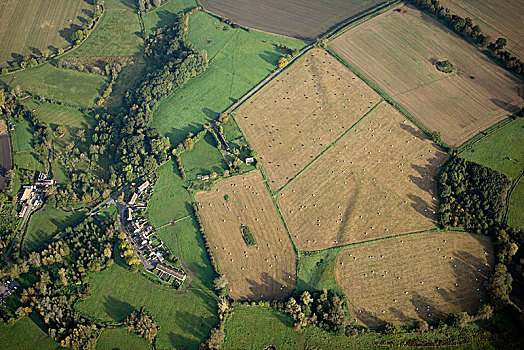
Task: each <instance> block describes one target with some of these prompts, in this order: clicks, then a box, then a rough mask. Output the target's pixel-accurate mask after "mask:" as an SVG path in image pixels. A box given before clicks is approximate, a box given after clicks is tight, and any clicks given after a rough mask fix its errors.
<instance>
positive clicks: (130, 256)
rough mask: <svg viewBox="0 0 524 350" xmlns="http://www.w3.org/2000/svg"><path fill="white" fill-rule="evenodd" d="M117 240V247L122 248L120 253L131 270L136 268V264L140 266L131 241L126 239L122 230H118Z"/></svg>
mask: <svg viewBox="0 0 524 350" xmlns="http://www.w3.org/2000/svg"><path fill="white" fill-rule="evenodd" d="M118 240H119V247H120V249H121V250H122V254H123V255H124V259H125V261H126V264H127V265H128V266H129V268H130V269H131V270H133V271H136V270H138V266H140V260H139V259H138V258H137V257H136V255H135V251H134V250H133V248H132V247H131V243H129V242H128V240H127V239H126V234H125V233H123V232H120V233H119V234H118Z"/></svg>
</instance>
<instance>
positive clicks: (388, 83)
mask: <svg viewBox="0 0 524 350" xmlns="http://www.w3.org/2000/svg"><path fill="white" fill-rule="evenodd" d="M404 9H405V10H406V12H405V13H404V12H395V11H388V12H386V13H384V14H382V15H379V16H377V17H375V18H374V19H372V20H369V21H368V22H366V23H364V24H362V25H359V26H358V27H356V28H354V29H352V30H349V31H347V32H346V33H345V34H343V35H342V36H340V37H338V38H337V39H335V40H334V41H333V42H332V43H331V46H332V47H333V48H334V49H335V50H336V51H337V52H338V53H339V54H340V55H341V56H342V57H343V58H344V59H345V60H347V61H348V62H349V63H350V64H351V65H353V66H354V67H356V69H358V70H359V71H361V72H362V73H363V74H364V75H365V76H367V77H369V78H370V79H371V80H372V81H373V82H374V83H376V84H377V85H378V86H379V87H381V88H382V89H383V90H385V92H386V93H388V94H389V95H390V96H391V97H392V98H393V99H394V100H396V101H397V102H398V103H399V104H400V105H402V106H403V107H404V108H406V109H407V110H408V111H409V112H410V113H411V114H413V115H414V116H415V117H416V118H418V119H419V120H420V121H421V122H422V123H423V124H424V125H425V126H426V127H427V128H429V129H430V130H437V131H440V132H441V134H442V139H443V141H444V142H446V143H448V144H449V145H450V146H457V145H460V144H462V143H463V142H465V141H466V140H468V139H469V138H471V137H472V136H473V135H475V134H477V133H478V132H479V131H481V130H484V129H486V128H488V127H489V126H491V125H493V124H495V123H496V122H498V121H499V120H502V119H504V118H505V117H506V116H508V115H510V114H512V113H514V112H516V111H518V110H519V108H520V107H522V106H523V101H522V89H523V86H524V85H523V84H522V82H521V81H519V80H518V79H517V78H515V77H513V76H512V75H511V74H510V73H508V72H506V71H505V70H504V69H502V68H500V67H499V66H497V65H496V64H494V63H493V62H492V61H491V60H490V59H489V58H487V57H486V56H484V55H483V54H482V53H480V52H479V51H478V50H477V49H475V48H474V47H473V46H471V45H470V44H468V43H467V42H466V41H464V40H463V39H461V38H459V37H458V36H456V35H455V34H453V33H451V32H450V31H449V30H448V29H446V28H444V27H442V26H441V25H440V24H439V23H438V22H436V21H434V20H433V19H431V18H430V17H429V16H427V15H425V14H422V13H421V12H420V11H418V10H416V9H414V8H413V7H410V6H405V7H404ZM438 60H449V61H450V62H451V63H452V64H453V65H454V72H452V73H450V74H447V73H442V72H439V71H437V70H436V69H435V67H434V62H435V61H438Z"/></svg>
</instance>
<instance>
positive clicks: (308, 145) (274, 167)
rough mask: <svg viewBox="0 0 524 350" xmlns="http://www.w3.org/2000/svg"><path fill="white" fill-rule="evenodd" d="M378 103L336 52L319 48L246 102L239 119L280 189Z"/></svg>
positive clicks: (371, 92) (373, 93) (272, 185)
mask: <svg viewBox="0 0 524 350" xmlns="http://www.w3.org/2000/svg"><path fill="white" fill-rule="evenodd" d="M379 101H380V96H379V95H378V94H377V93H375V92H374V91H373V90H372V89H371V88H370V87H369V86H368V85H366V84H365V83H364V82H363V81H362V80H360V79H359V78H358V77H356V76H355V75H354V74H353V73H351V72H350V71H349V70H348V69H347V68H346V67H345V66H344V65H342V64H341V63H340V62H339V61H337V60H336V59H335V58H334V57H333V56H331V55H330V54H329V53H327V52H326V51H324V50H319V49H314V50H311V51H310V52H308V53H306V54H305V55H304V57H301V58H300V59H299V60H298V61H297V62H296V63H294V64H293V65H292V66H291V67H290V68H289V69H287V70H286V71H285V72H283V73H282V74H281V75H280V76H279V77H278V78H276V79H275V80H274V81H272V82H271V83H269V84H268V86H266V87H264V88H263V89H262V90H261V91H260V92H258V93H257V94H256V95H255V96H254V97H253V98H251V99H250V100H249V101H248V102H247V103H245V104H244V105H243V106H242V107H241V108H240V110H239V111H238V114H237V118H236V121H237V122H238V124H239V126H240V128H241V129H242V131H243V132H244V133H245V135H246V136H247V138H248V140H249V142H250V143H251V145H252V146H253V148H254V149H255V150H256V151H257V152H258V154H259V161H260V163H261V164H262V166H263V168H264V171H265V173H266V175H267V176H268V178H269V180H270V186H271V188H272V189H273V190H278V189H280V188H281V187H282V186H284V185H285V184H286V183H287V182H288V181H289V180H290V179H291V178H293V177H294V176H295V175H296V174H297V173H298V172H299V171H300V170H302V169H303V168H304V167H305V166H306V165H307V164H309V163H310V162H311V161H312V160H313V159H315V157H317V156H318V155H319V154H320V153H321V152H322V151H323V150H325V149H326V148H327V147H328V146H329V145H330V144H331V143H333V142H334V141H335V140H336V139H337V138H339V137H340V136H341V135H343V134H344V132H346V131H347V130H348V129H349V128H350V127H351V126H352V125H353V124H354V123H356V122H357V121H358V120H359V119H360V118H361V117H362V116H363V115H365V114H366V113H367V112H368V111H369V110H371V108H372V107H373V106H374V105H376V104H377V103H378V102H379Z"/></svg>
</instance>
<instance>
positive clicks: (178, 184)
mask: <svg viewBox="0 0 524 350" xmlns="http://www.w3.org/2000/svg"><path fill="white" fill-rule="evenodd" d="M190 201H191V199H190V197H189V193H188V192H187V190H186V189H185V188H184V181H183V180H182V178H181V177H180V176H179V175H178V167H177V165H176V164H175V163H174V162H173V161H169V162H167V163H165V164H164V165H162V166H161V167H159V168H158V182H157V184H156V186H155V192H154V193H153V196H152V197H151V200H150V201H149V206H148V207H147V213H146V215H147V218H148V219H149V221H150V222H151V224H152V225H153V226H154V227H160V226H162V225H165V224H168V223H169V222H170V221H171V220H177V219H180V218H182V217H184V216H187V215H190V213H191V212H192V210H193V209H192V208H191V205H190V204H189V202H190Z"/></svg>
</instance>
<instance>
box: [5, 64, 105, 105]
mask: <svg viewBox="0 0 524 350" xmlns="http://www.w3.org/2000/svg"><path fill="white" fill-rule="evenodd" d="M15 77H16V78H15ZM1 80H2V81H3V82H4V83H6V84H8V85H9V86H11V87H12V88H14V87H16V86H20V88H21V89H22V90H26V91H29V92H30V93H31V94H35V95H39V96H45V97H47V98H50V99H53V100H58V101H63V102H66V103H70V104H72V105H76V106H79V107H91V106H93V103H94V101H95V99H96V98H97V97H98V94H99V92H100V93H101V90H102V89H103V85H104V84H105V80H106V78H104V77H102V76H100V75H96V74H90V73H81V72H76V71H71V70H65V69H59V68H56V67H53V66H52V65H51V64H49V63H45V64H43V65H40V66H38V67H35V68H31V69H26V70H23V71H21V72H17V73H14V74H9V75H6V76H2V77H1Z"/></svg>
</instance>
